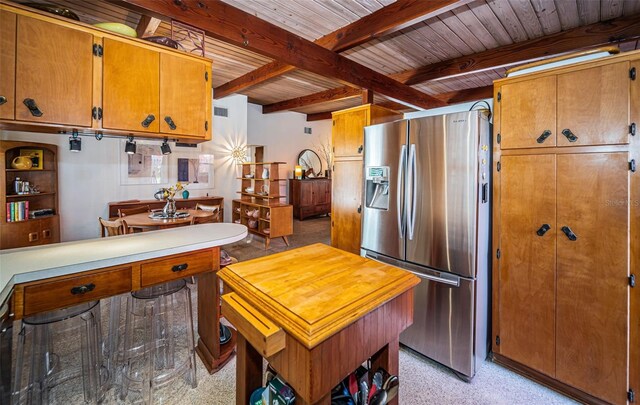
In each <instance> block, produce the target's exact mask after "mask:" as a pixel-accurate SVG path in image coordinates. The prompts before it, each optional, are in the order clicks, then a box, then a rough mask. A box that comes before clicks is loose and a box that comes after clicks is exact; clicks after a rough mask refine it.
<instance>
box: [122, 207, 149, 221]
mask: <svg viewBox="0 0 640 405" xmlns="http://www.w3.org/2000/svg"><path fill="white" fill-rule="evenodd" d="M143 212H149V206H148V205H143V206H141V207H135V208H119V209H118V217H120V218H124V217H126V216H127V215H134V214H142V213H143Z"/></svg>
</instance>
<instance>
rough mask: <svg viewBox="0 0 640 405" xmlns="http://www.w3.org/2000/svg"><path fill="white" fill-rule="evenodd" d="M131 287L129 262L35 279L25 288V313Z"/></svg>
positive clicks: (110, 294)
mask: <svg viewBox="0 0 640 405" xmlns="http://www.w3.org/2000/svg"><path fill="white" fill-rule="evenodd" d="M127 291H131V266H122V267H115V268H111V269H109V270H105V271H97V272H94V273H92V274H89V275H82V276H76V277H69V278H65V279H57V280H55V281H50V282H38V283H35V284H32V285H28V286H26V287H25V288H24V315H25V316H29V315H32V314H35V313H38V312H44V311H50V310H52V309H57V308H66V307H69V306H72V305H75V304H79V303H81V302H86V301H93V300H98V299H100V298H105V297H110V296H112V295H118V294H122V293H125V292H127Z"/></svg>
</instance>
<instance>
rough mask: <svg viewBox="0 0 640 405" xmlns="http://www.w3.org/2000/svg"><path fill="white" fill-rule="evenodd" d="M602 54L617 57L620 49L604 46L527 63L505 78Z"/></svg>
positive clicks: (513, 68) (514, 69) (517, 67)
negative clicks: (524, 71)
mask: <svg viewBox="0 0 640 405" xmlns="http://www.w3.org/2000/svg"><path fill="white" fill-rule="evenodd" d="M601 52H608V53H609V55H617V54H619V53H620V48H618V47H616V46H603V47H601V48H593V49H587V50H584V51H578V52H571V53H567V54H564V55H560V56H555V57H553V58H549V59H543V60H539V61H535V62H531V63H526V64H524V65H520V66H516V67H512V68H511V69H507V71H506V73H505V76H506V77H509V75H510V74H512V73H515V72H519V71H521V70H525V69H531V68H534V67H536V66H542V65H546V64H548V63H555V62H562V61H563V60H568V59H573V58H579V57H581V56H588V55H593V54H597V53H601Z"/></svg>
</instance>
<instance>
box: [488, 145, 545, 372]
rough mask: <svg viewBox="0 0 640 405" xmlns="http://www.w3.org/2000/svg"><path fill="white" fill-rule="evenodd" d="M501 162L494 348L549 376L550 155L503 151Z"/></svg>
mask: <svg viewBox="0 0 640 405" xmlns="http://www.w3.org/2000/svg"><path fill="white" fill-rule="evenodd" d="M501 162H502V163H501V164H502V168H501V171H500V173H501V174H500V180H501V184H500V199H501V212H500V251H501V256H500V261H499V266H500V267H499V270H498V277H499V278H500V291H499V304H498V305H499V322H500V353H501V354H502V355H504V356H506V357H508V358H510V359H513V360H515V361H517V362H520V363H522V364H524V365H526V366H528V367H531V368H533V369H535V370H538V371H540V372H542V373H544V374H546V375H549V376H551V377H553V376H554V375H555V364H556V361H555V355H556V354H555V353H556V351H555V299H556V281H555V277H556V179H555V177H556V157H555V155H528V156H504V157H503V158H502V160H501ZM545 224H546V225H548V226H549V229H548V230H547V231H546V232H544V233H543V229H544V228H542V227H543V226H544V225H545ZM541 228H542V229H541ZM538 231H540V233H543V234H542V235H539V234H538Z"/></svg>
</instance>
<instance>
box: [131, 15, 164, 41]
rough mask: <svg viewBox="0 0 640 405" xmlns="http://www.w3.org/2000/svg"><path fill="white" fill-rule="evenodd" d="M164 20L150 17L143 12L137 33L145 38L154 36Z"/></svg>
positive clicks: (139, 36)
mask: <svg viewBox="0 0 640 405" xmlns="http://www.w3.org/2000/svg"><path fill="white" fill-rule="evenodd" d="M161 22H162V20H160V19H159V18H153V17H149V16H148V15H146V14H142V15H141V16H140V21H138V25H137V26H136V34H138V38H145V37H150V36H152V35H153V34H154V33H155V32H156V30H157V29H158V26H159V25H160V23H161Z"/></svg>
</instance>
